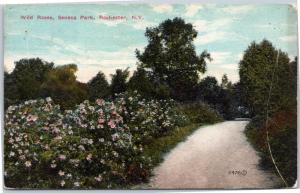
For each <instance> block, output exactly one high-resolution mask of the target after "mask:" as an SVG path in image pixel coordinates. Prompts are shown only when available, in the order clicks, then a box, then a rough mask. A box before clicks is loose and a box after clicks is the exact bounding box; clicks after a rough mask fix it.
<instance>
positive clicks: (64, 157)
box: [58, 154, 66, 160]
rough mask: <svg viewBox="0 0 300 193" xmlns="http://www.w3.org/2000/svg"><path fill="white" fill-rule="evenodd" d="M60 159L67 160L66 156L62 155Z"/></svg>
mask: <svg viewBox="0 0 300 193" xmlns="http://www.w3.org/2000/svg"><path fill="white" fill-rule="evenodd" d="M58 158H59V159H60V160H65V159H66V156H65V155H62V154H60V155H59V157H58Z"/></svg>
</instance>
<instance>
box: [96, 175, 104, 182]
mask: <svg viewBox="0 0 300 193" xmlns="http://www.w3.org/2000/svg"><path fill="white" fill-rule="evenodd" d="M95 180H96V181H98V182H101V181H102V176H101V175H100V174H99V175H98V176H97V177H95Z"/></svg>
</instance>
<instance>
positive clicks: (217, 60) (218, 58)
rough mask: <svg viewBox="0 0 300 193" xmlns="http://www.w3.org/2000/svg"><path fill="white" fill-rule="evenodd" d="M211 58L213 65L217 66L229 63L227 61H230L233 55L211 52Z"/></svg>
mask: <svg viewBox="0 0 300 193" xmlns="http://www.w3.org/2000/svg"><path fill="white" fill-rule="evenodd" d="M210 54H211V57H212V59H213V60H212V61H211V64H213V65H215V64H223V63H224V62H226V61H227V59H230V58H231V57H232V53H231V52H218V51H216V52H210Z"/></svg>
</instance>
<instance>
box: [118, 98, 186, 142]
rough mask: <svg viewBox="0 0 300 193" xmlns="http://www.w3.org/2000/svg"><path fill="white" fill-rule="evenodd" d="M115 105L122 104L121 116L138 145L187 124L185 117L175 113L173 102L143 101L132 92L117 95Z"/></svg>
mask: <svg viewBox="0 0 300 193" xmlns="http://www.w3.org/2000/svg"><path fill="white" fill-rule="evenodd" d="M116 104H117V105H118V106H122V105H121V104H124V106H125V109H126V111H123V114H122V116H123V117H124V119H125V122H126V123H127V124H128V126H129V127H130V128H131V133H132V134H133V136H134V138H135V141H137V142H138V143H142V144H146V143H148V142H149V141H150V140H152V139H153V138H156V137H159V136H164V135H167V134H168V133H169V132H170V131H171V130H172V129H174V128H175V127H177V126H183V125H186V124H187V123H188V120H187V118H186V116H184V115H183V114H182V113H180V112H178V111H176V109H175V105H176V104H175V101H173V100H145V99H143V98H141V96H140V95H139V94H137V92H134V93H131V94H128V93H123V94H120V95H118V97H117V99H116Z"/></svg>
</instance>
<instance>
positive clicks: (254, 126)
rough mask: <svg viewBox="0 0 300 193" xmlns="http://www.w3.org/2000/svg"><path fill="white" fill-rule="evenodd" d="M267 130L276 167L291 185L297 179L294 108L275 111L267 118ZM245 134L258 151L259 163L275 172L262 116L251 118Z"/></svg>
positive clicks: (295, 117) (295, 114)
mask: <svg viewBox="0 0 300 193" xmlns="http://www.w3.org/2000/svg"><path fill="white" fill-rule="evenodd" d="M268 131H269V138H270V141H269V142H270V146H271V149H272V153H273V157H274V159H275V161H276V164H277V167H278V168H279V170H280V172H281V174H282V176H283V177H284V178H285V180H286V181H287V183H288V185H289V186H293V185H294V183H295V181H296V180H297V113H296V110H289V111H281V112H277V113H275V114H274V115H273V116H272V117H271V119H270V120H269V124H268ZM246 135H247V137H248V139H249V140H250V142H251V143H252V144H253V145H254V147H255V148H256V149H257V150H258V151H259V154H260V157H261V160H260V165H261V166H262V167H263V168H265V169H273V170H274V172H275V173H276V171H275V167H274V165H273V162H272V160H271V158H270V154H269V151H268V147H267V144H266V129H265V122H264V121H263V119H262V117H255V118H254V119H252V121H251V122H250V123H249V124H248V126H247V128H246ZM276 174H277V173H276ZM283 185H284V184H283Z"/></svg>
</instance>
